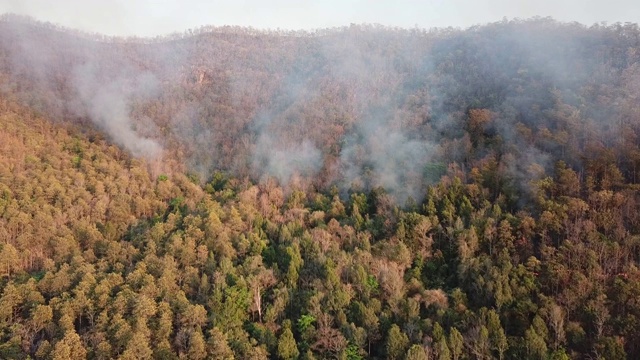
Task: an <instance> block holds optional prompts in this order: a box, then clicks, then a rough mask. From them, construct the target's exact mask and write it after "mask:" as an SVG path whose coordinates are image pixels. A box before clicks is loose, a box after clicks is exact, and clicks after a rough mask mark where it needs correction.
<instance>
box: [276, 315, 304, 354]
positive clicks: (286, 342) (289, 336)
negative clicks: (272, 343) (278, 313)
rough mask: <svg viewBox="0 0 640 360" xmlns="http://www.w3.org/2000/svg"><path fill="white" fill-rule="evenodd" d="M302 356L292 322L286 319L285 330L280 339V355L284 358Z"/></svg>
mask: <svg viewBox="0 0 640 360" xmlns="http://www.w3.org/2000/svg"><path fill="white" fill-rule="evenodd" d="M298 356H300V352H299V351H298V345H297V344H296V339H295V338H294V337H293V332H292V331H291V322H290V321H288V320H287V321H285V323H284V330H283V331H282V334H280V338H279V339H278V357H279V358H280V359H283V360H290V359H297V358H298Z"/></svg>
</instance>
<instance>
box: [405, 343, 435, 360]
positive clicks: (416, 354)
mask: <svg viewBox="0 0 640 360" xmlns="http://www.w3.org/2000/svg"><path fill="white" fill-rule="evenodd" d="M428 359H429V358H428V357H427V353H425V352H424V349H423V348H422V346H420V345H416V344H414V345H411V347H410V348H409V350H407V356H406V357H405V360H428Z"/></svg>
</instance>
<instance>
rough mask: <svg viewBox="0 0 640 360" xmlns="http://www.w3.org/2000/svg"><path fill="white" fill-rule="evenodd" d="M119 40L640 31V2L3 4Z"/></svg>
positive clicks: (58, 0) (1, 2) (131, 0)
mask: <svg viewBox="0 0 640 360" xmlns="http://www.w3.org/2000/svg"><path fill="white" fill-rule="evenodd" d="M2 13H16V14H22V15H29V16H32V17H34V18H36V19H38V20H42V21H48V22H52V23H55V24H58V25H62V26H65V27H70V28H75V29H79V30H83V31H88V32H97V33H101V34H105V35H116V36H142V37H147V36H157V35H164V34H168V33H172V32H182V31H184V30H187V29H194V28H197V27H200V26H203V25H214V26H221V25H240V26H251V27H254V28H258V29H278V28H279V29H289V30H299V29H305V30H312V29H318V28H327V27H339V26H345V25H349V24H352V23H355V24H361V23H369V24H382V25H387V26H398V27H403V28H413V27H416V26H417V27H419V28H426V29H429V28H432V27H449V26H452V27H460V28H466V27H469V26H473V25H478V24H486V23H489V22H494V21H500V20H502V19H503V18H507V19H514V18H521V19H527V18H531V17H534V16H543V17H544V16H551V17H553V18H555V19H556V20H560V21H565V22H574V21H576V22H580V23H582V24H585V25H592V24H594V23H602V22H606V23H608V24H612V23H616V22H621V23H625V22H633V23H640V3H639V2H638V1H637V0H320V1H309V0H209V1H205V0H0V14H2Z"/></svg>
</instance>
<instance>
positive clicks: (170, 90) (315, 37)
mask: <svg viewBox="0 0 640 360" xmlns="http://www.w3.org/2000/svg"><path fill="white" fill-rule="evenodd" d="M0 26H2V29H0V30H5V31H2V36H0V45H1V46H2V49H3V50H4V51H3V53H4V54H5V56H4V58H3V57H1V56H0V61H3V63H4V64H5V65H7V64H8V67H9V68H10V69H11V71H12V75H13V78H12V81H13V83H11V84H6V85H4V86H3V88H5V89H8V90H7V91H12V90H11V89H16V88H20V87H21V86H23V85H24V84H27V85H26V86H24V87H23V88H21V89H22V91H23V94H25V99H27V100H26V102H28V103H29V105H30V106H35V107H37V106H40V107H39V108H40V109H41V110H43V111H47V113H49V114H54V115H55V116H59V117H60V118H65V119H68V118H69V116H67V115H68V114H69V113H71V114H72V115H74V116H76V117H83V118H87V119H90V120H91V121H92V122H93V123H94V124H95V125H96V126H97V127H99V128H100V129H102V130H104V131H105V132H106V133H107V134H108V135H109V136H110V137H111V139H113V141H114V142H115V143H117V144H119V145H121V146H123V147H125V148H126V149H128V150H129V151H131V153H133V154H134V155H135V156H143V157H147V158H153V157H156V156H160V154H162V153H170V155H171V156H174V155H175V157H176V159H178V160H179V161H183V162H184V163H185V164H186V165H187V166H188V169H189V171H194V172H197V173H199V174H200V175H202V176H201V177H202V179H207V178H208V177H209V175H210V174H211V173H212V172H213V171H216V170H223V171H229V172H232V173H233V174H234V175H237V176H240V177H243V176H250V177H252V178H253V179H254V180H258V179H261V178H263V177H272V178H275V179H277V180H278V181H279V182H280V184H281V185H283V186H291V185H292V184H296V183H298V182H297V179H303V180H304V181H305V182H313V183H314V184H319V185H324V186H332V185H337V186H338V187H339V188H340V189H342V190H343V192H344V193H346V192H348V191H351V190H358V191H360V190H361V191H367V190H370V189H372V188H375V187H383V188H385V189H386V190H387V192H388V193H389V194H390V195H392V196H393V197H395V198H396V200H397V201H398V202H399V203H402V202H404V201H406V200H407V199H408V198H410V197H412V198H413V199H414V200H417V201H420V200H421V199H422V197H423V194H424V193H425V187H426V185H428V184H430V183H431V182H434V181H437V180H438V179H439V177H440V175H442V172H443V171H444V170H443V169H446V168H447V165H449V164H451V163H456V164H457V165H458V166H459V168H462V169H463V171H465V170H468V169H469V167H479V168H481V169H483V166H484V164H488V163H491V161H492V160H491V159H495V160H497V161H499V162H500V164H499V166H498V168H499V169H500V170H499V171H501V172H502V173H501V175H503V176H505V177H506V178H508V180H509V181H510V182H511V183H513V185H514V186H515V187H517V188H518V191H520V192H521V193H524V194H526V193H527V192H529V190H528V187H529V184H530V183H531V180H535V179H537V178H539V177H540V176H544V175H545V171H547V170H549V169H551V168H552V163H553V161H554V159H556V158H563V159H565V160H566V162H567V163H568V164H569V165H571V166H574V167H576V166H579V165H578V164H581V162H582V160H581V157H580V154H579V151H576V150H575V149H578V147H577V146H578V145H580V144H578V145H576V144H571V145H570V144H566V143H563V141H566V139H567V138H568V137H569V135H567V134H571V132H572V131H573V132H575V131H582V130H580V127H581V124H593V128H594V129H596V130H601V129H602V130H603V131H602V134H603V135H602V138H603V139H604V140H607V139H605V137H606V136H609V137H611V134H613V132H611V131H608V132H606V131H605V130H606V129H607V127H611V126H612V121H610V120H611V119H613V118H615V117H621V116H626V117H629V118H635V115H634V114H635V113H636V111H637V110H633V109H635V108H634V107H633V106H632V105H633V99H632V97H633V91H634V90H636V88H637V83H638V82H637V80H634V81H631V79H636V78H637V76H636V77H632V76H631V75H633V74H634V73H636V72H638V71H637V69H636V70H635V72H633V71H632V70H634V69H633V68H631V67H629V64H633V63H637V62H638V60H640V59H638V58H639V57H640V55H637V54H635V53H632V52H628V51H627V52H625V51H622V52H619V53H615V52H614V50H615V49H612V48H611V45H609V43H610V41H609V40H608V39H609V38H608V37H611V38H613V39H618V41H621V42H622V41H626V42H628V43H629V44H628V46H627V45H624V46H622V45H621V46H620V47H619V48H620V49H626V48H628V47H631V46H632V45H633V41H635V40H633V37H632V36H630V35H628V34H633V31H636V30H634V29H632V28H629V29H622V28H621V29H619V30H615V29H613V28H604V29H598V28H595V29H586V28H584V27H581V26H579V25H573V24H571V25H566V24H564V25H563V24H558V23H555V22H553V21H551V20H549V19H535V20H531V21H524V22H519V21H515V22H503V23H497V24H490V25H487V26H482V27H477V28H472V29H469V30H465V31H460V30H451V29H448V30H442V31H433V32H426V31H418V30H415V29H414V30H401V29H388V28H384V27H380V26H375V25H371V26H355V25H354V26H350V27H345V28H341V29H332V30H325V31H318V32H315V33H313V34H311V33H274V32H272V33H265V32H259V31H255V30H251V29H238V28H223V29H211V28H210V29H208V30H207V31H204V30H202V31H195V32H189V33H186V34H184V35H183V36H178V35H176V36H173V37H170V38H168V39H164V40H163V39H157V40H155V41H151V40H149V41H147V40H141V39H138V40H136V41H131V42H127V41H125V40H123V39H111V40H109V39H106V40H105V39H104V38H99V39H91V38H90V36H84V37H82V36H76V35H77V34H76V33H69V32H65V31H57V30H55V31H51V29H50V28H47V27H46V26H42V25H35V26H34V25H33V24H24V22H23V23H20V22H11V21H5V22H0ZM616 31H618V32H620V31H622V34H625V35H624V36H618V35H616V34H617V33H616ZM616 36H617V37H616ZM593 49H595V50H596V51H595V52H594V50H593ZM616 49H617V48H616ZM616 51H618V50H616ZM592 53H593V54H596V55H597V56H591V54H592ZM627 68H628V70H626V74H627V76H625V78H627V79H629V80H628V81H627V83H624V84H626V86H627V87H628V89H627V91H626V92H624V91H623V92H620V91H618V92H616V91H617V90H616V91H614V90H615V89H612V88H611V87H609V88H607V86H601V85H600V83H606V84H616V81H617V79H618V77H619V76H620V75H619V74H620V73H622V72H623V71H625V69H627ZM25 79H30V80H31V83H30V82H29V81H26V80H25ZM32 83H35V84H36V85H33V86H32V85H31V84H32ZM616 103H619V104H622V105H623V106H624V108H625V109H626V110H625V111H626V112H623V111H622V110H619V111H615V109H613V107H614V106H615V105H614V104H616ZM34 104H35V105H34ZM42 104H44V105H42ZM476 109H478V110H479V109H482V111H483V112H484V111H486V112H487V113H490V114H492V115H491V116H490V117H489V118H488V120H486V119H485V120H481V121H480V123H479V124H475V125H473V126H475V128H474V129H472V128H471V125H470V124H471V122H472V121H471V120H470V119H471V116H470V113H471V111H472V110H476ZM627 113H628V115H625V114H627ZM614 116H615V117H614ZM71 119H72V120H73V116H72V117H71ZM573 138H574V139H575V138H576V137H573ZM563 139H565V140H563ZM604 140H603V141H604ZM574 141H575V140H574ZM608 141H611V140H610V139H609V140H608ZM160 144H162V145H163V146H164V147H165V149H164V150H163V149H162V146H161V145H160ZM570 147H572V148H573V150H571V153H566V154H565V153H564V151H565V150H566V149H569V148H570Z"/></svg>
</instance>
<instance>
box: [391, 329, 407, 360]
mask: <svg viewBox="0 0 640 360" xmlns="http://www.w3.org/2000/svg"><path fill="white" fill-rule="evenodd" d="M408 346H409V338H408V337H407V335H405V334H404V333H403V332H402V330H400V328H399V327H398V325H396V324H393V325H391V328H390V329H389V332H388V333H387V342H386V344H385V350H386V353H387V358H388V359H392V360H394V359H401V358H402V357H403V356H404V355H405V352H406V350H407V347H408Z"/></svg>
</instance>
